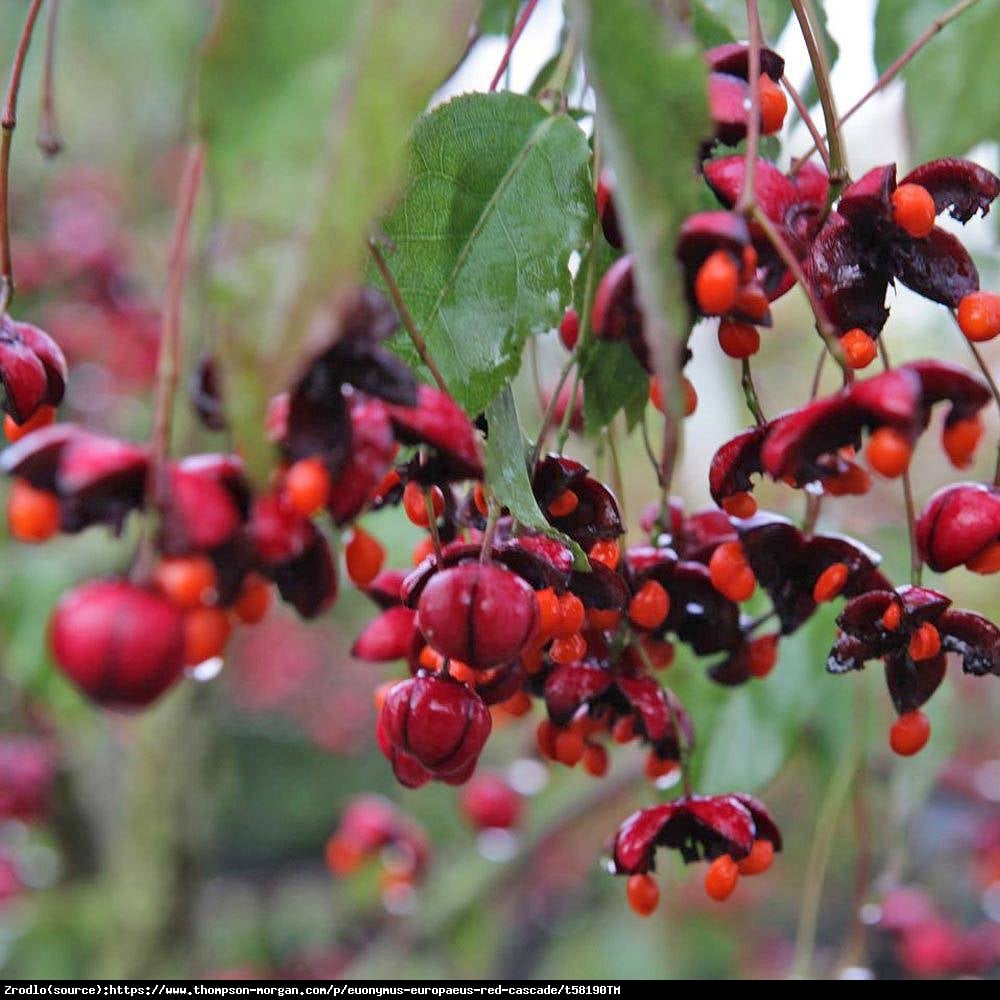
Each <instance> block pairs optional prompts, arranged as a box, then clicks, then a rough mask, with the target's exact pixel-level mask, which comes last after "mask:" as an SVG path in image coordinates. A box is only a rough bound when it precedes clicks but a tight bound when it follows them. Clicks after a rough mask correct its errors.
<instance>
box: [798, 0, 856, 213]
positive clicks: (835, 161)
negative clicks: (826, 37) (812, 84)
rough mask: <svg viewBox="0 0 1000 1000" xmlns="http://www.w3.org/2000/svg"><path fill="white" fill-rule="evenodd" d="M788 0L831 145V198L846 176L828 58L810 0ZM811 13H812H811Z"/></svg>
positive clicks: (844, 158)
mask: <svg viewBox="0 0 1000 1000" xmlns="http://www.w3.org/2000/svg"><path fill="white" fill-rule="evenodd" d="M791 3H792V10H793V11H794V13H795V18H796V20H797V21H798V22H799V28H800V29H801V31H802V39H803V41H804V42H805V43H806V49H807V50H808V52H809V62H810V64H811V65H812V71H813V77H814V79H815V80H816V90H817V92H818V93H819V103H820V106H821V107H822V108H823V118H824V120H825V121H826V135H827V144H828V146H829V148H830V182H831V184H830V194H831V197H832V196H833V195H834V193H835V191H836V190H837V188H838V187H839V185H841V184H842V183H843V182H844V181H845V180H846V178H847V159H846V155H845V153H844V143H843V138H842V136H841V134H840V119H839V117H838V115H837V105H836V102H835V101H834V98H833V87H832V86H831V85H830V60H829V58H828V56H827V53H826V49H825V47H824V46H823V43H822V42H821V41H820V39H819V36H818V35H817V34H816V29H815V27H814V26H813V20H814V17H815V12H814V11H811V8H812V4H811V3H810V2H809V0H791ZM811 14H812V16H810V15H811Z"/></svg>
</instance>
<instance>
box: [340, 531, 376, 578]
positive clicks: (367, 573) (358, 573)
mask: <svg viewBox="0 0 1000 1000" xmlns="http://www.w3.org/2000/svg"><path fill="white" fill-rule="evenodd" d="M344 561H345V562H346V564H347V575H348V576H349V577H350V578H351V582H352V583H354V585H355V586H356V587H367V586H368V584H369V583H371V582H372V580H374V579H375V577H377V576H378V575H379V573H380V572H381V570H382V564H383V563H384V562H385V549H384V548H383V547H382V543H381V542H380V541H379V540H378V539H377V538H376V537H375V536H374V535H372V534H369V532H367V531H365V529H364V528H362V527H360V526H359V525H355V526H354V528H353V529H352V530H351V534H350V537H349V539H348V541H347V544H346V545H345V546H344Z"/></svg>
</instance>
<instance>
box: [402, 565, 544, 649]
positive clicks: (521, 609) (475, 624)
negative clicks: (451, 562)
mask: <svg viewBox="0 0 1000 1000" xmlns="http://www.w3.org/2000/svg"><path fill="white" fill-rule="evenodd" d="M537 621H538V604H537V602H536V600H535V593H534V591H533V590H532V589H531V587H529V586H528V584H527V583H525V582H524V580H522V579H521V578H520V577H519V576H517V575H515V574H514V573H511V572H510V570H507V569H504V568H502V567H501V566H497V565H494V564H491V563H463V564H462V565H459V566H455V567H452V568H451V569H445V570H442V571H440V572H438V573H435V574H434V575H433V576H432V577H431V579H430V580H429V582H428V583H427V586H426V587H424V590H423V593H422V594H421V595H420V601H419V603H418V606H417V624H418V626H419V628H420V630H421V632H423V634H424V637H425V638H426V639H427V642H428V643H429V644H430V645H431V646H433V647H434V649H436V650H437V651H438V652H439V653H441V655H442V656H448V657H451V658H452V659H455V660H461V661H462V662H463V663H467V664H469V666H471V667H473V668H480V669H481V668H484V667H494V666H498V665H499V664H501V663H509V662H510V661H511V660H514V659H516V658H517V656H518V655H519V654H520V653H521V651H522V650H523V649H524V648H525V646H526V645H527V644H528V640H529V639H530V638H531V636H532V634H533V633H534V631H535V627H536V625H537Z"/></svg>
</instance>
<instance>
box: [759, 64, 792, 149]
mask: <svg viewBox="0 0 1000 1000" xmlns="http://www.w3.org/2000/svg"><path fill="white" fill-rule="evenodd" d="M757 92H758V94H759V97H760V131H761V134H763V135H774V133H775V132H780V131H781V126H782V125H784V123H785V115H786V114H787V113H788V98H787V97H785V92H784V91H783V90H782V89H781V86H780V84H777V83H775V82H774V80H772V79H771V78H770V77H769V76H768V75H767V74H766V73H761V75H760V83H759V85H758V87H757Z"/></svg>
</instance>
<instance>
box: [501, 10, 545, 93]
mask: <svg viewBox="0 0 1000 1000" xmlns="http://www.w3.org/2000/svg"><path fill="white" fill-rule="evenodd" d="M537 6H538V0H528V2H527V3H526V4H525V5H524V10H522V11H521V14H520V16H519V17H518V19H517V22H516V23H515V25H514V30H513V31H512V32H511V33H510V40H509V41H508V42H507V48H506V49H505V50H504V54H503V58H502V59H501V60H500V65H499V66H498V67H497V71H496V73H494V74H493V79H492V80H491V81H490V93H491V94H492V93H493V91H494V90H496V89H497V86H498V85H499V83H500V80H501V78H502V77H503V75H504V72H505V71H506V69H507V63H509V62H510V57H511V55H512V54H513V52H514V46H515V45H517V43H518V39H520V37H521V32H523V31H524V29H525V27H526V26H527V24H528V19H529V18H530V17H531V15H532V14H533V13H534V11H535V8H536V7H537Z"/></svg>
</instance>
